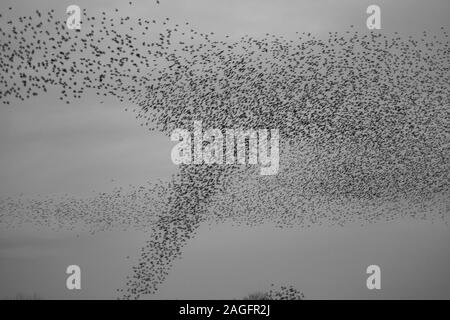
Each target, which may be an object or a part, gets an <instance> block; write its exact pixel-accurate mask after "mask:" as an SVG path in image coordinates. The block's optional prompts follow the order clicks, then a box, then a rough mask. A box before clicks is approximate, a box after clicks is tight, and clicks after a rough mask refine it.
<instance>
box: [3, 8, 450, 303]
mask: <svg viewBox="0 0 450 320" xmlns="http://www.w3.org/2000/svg"><path fill="white" fill-rule="evenodd" d="M130 5H132V3H130ZM12 16H14V15H13V10H12V9H11V8H10V9H9V10H7V11H6V12H5V11H2V12H1V14H0V34H1V39H0V71H1V72H0V101H1V102H2V103H3V104H5V105H10V104H11V103H12V102H14V101H18V100H19V101H20V100H26V99H33V98H34V97H35V96H38V95H42V94H48V95H51V94H53V95H57V96H58V97H59V99H60V100H62V101H64V102H65V103H68V104H70V103H71V101H74V100H75V99H80V98H82V97H84V96H87V95H92V94H95V95H97V96H98V97H99V100H100V101H104V100H106V99H109V98H111V97H115V98H117V99H118V100H119V101H121V102H123V103H126V105H127V106H132V107H131V108H132V110H133V112H135V114H136V118H137V120H138V121H139V123H140V124H141V125H142V126H145V127H148V129H149V130H157V131H160V132H163V133H165V134H167V135H168V136H169V135H170V133H171V131H172V130H173V129H175V128H186V129H189V130H191V127H192V125H193V121H194V120H201V121H203V127H205V128H252V129H258V128H264V129H272V128H273V129H275V128H276V129H279V130H280V172H279V174H278V175H275V176H260V175H259V173H258V171H257V169H256V168H255V167H251V166H245V165H227V166H223V165H221V166H219V165H208V166H207V165H200V166H180V168H179V171H178V172H177V173H176V174H175V175H174V176H173V177H172V180H171V181H170V182H168V183H159V184H149V185H148V186H139V187H135V188H132V189H131V190H125V189H122V188H119V189H116V190H115V191H113V192H110V193H99V194H98V195H96V196H94V197H91V198H83V199H81V198H75V197H71V196H66V197H63V198H60V199H53V198H44V199H31V200H30V199H23V198H19V199H17V198H7V199H3V200H1V201H0V223H4V224H8V225H11V226H14V225H17V224H20V223H23V222H32V223H35V224H40V225H46V226H54V227H57V228H61V227H66V228H70V227H73V226H78V225H80V223H81V224H83V225H84V226H85V227H87V228H89V230H90V231H92V232H95V231H101V230H106V229H110V228H123V227H138V228H141V227H142V228H145V229H146V230H149V237H150V239H149V240H148V241H147V243H146V244H145V246H144V247H143V248H142V249H141V251H140V252H139V255H140V256H139V259H138V262H137V263H136V265H135V266H134V267H133V270H132V272H131V275H130V276H129V277H128V278H127V281H126V285H125V286H124V288H121V289H119V290H118V291H119V295H120V297H121V298H125V299H138V298H141V297H145V296H146V295H148V294H153V293H155V292H156V291H157V290H158V287H159V286H160V284H161V283H162V282H163V281H164V280H165V278H166V276H167V274H168V272H169V271H170V268H171V266H172V265H173V263H174V262H175V260H176V259H177V258H179V257H180V256H181V253H182V248H183V246H184V245H185V244H186V243H187V241H188V240H189V239H190V238H192V237H194V236H195V234H196V232H197V229H198V227H199V226H200V224H202V223H220V222H224V221H233V222H234V223H238V224H248V225H256V224H261V223H265V222H271V223H276V225H278V226H280V227H287V226H293V225H299V224H300V225H302V226H305V227H307V226H311V225H318V224H319V225H323V224H331V225H333V224H334V225H344V224H346V223H362V224H365V223H371V222H376V221H390V220H394V219H399V218H424V219H428V218H429V217H430V215H433V216H436V217H439V218H446V215H448V213H449V211H450V210H449V208H450V206H449V205H450V204H449V201H448V199H449V198H450V197H449V191H450V188H449V186H450V184H449V182H450V180H449V178H450V177H449V173H450V167H449V164H450V152H449V151H450V150H449V148H450V130H449V128H450V94H449V92H450V91H449V89H450V72H449V71H450V46H449V42H448V32H447V30H446V29H445V28H442V29H441V30H440V32H438V34H433V35H430V34H428V33H427V32H424V33H423V34H422V35H420V36H419V37H409V38H408V37H407V38H403V37H400V36H399V35H398V34H395V33H394V34H392V35H389V34H384V33H382V32H368V33H365V32H361V31H357V30H356V29H355V28H354V27H351V28H349V30H348V31H345V32H329V34H328V35H327V36H325V37H321V38H319V37H315V36H313V35H311V34H309V33H297V34H296V37H293V38H289V37H283V36H276V35H271V34H267V35H266V36H265V37H261V38H256V37H251V36H244V37H241V38H239V39H237V40H232V39H231V38H230V37H228V36H219V35H215V34H214V33H213V32H200V31H198V30H196V29H195V27H193V26H191V25H190V24H189V23H188V22H183V23H181V22H178V23H177V22H173V21H172V20H171V19H170V18H164V19H158V20H155V19H152V18H147V19H145V18H134V17H128V16H125V17H123V16H120V15H119V13H118V9H113V10H112V11H111V12H101V13H100V14H97V13H95V14H93V15H88V12H87V10H85V9H83V15H82V27H81V30H79V31H75V30H68V28H67V27H66V24H65V20H64V19H61V17H60V16H59V15H57V14H56V13H55V11H54V10H50V11H49V12H40V11H39V10H36V12H35V14H34V15H32V16H22V17H18V16H15V17H14V18H11V17H12ZM128 108H129V107H127V109H128ZM169 156H170V155H168V161H170V158H169Z"/></svg>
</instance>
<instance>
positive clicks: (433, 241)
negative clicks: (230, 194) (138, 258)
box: [0, 0, 450, 298]
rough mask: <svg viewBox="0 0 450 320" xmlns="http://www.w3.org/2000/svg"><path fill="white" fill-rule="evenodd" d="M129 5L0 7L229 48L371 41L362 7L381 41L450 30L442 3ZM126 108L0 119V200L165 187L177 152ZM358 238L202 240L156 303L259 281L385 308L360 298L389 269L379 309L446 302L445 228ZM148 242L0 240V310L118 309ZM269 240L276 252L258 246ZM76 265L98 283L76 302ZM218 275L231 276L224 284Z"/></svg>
mask: <svg viewBox="0 0 450 320" xmlns="http://www.w3.org/2000/svg"><path fill="white" fill-rule="evenodd" d="M133 2H134V3H135V4H136V5H135V6H133V7H129V6H128V5H127V3H128V0H125V1H124V0H121V1H119V0H117V1H108V0H78V1H75V0H74V1H72V0H71V1H65V0H64V1H61V0H53V1H50V0H34V1H29V0H28V1H26V0H2V1H1V3H0V11H1V12H2V13H4V12H5V11H6V10H5V9H6V8H7V7H9V6H13V7H14V8H15V14H19V15H21V14H28V13H31V12H34V10H35V9H41V10H43V11H45V10H49V9H52V8H54V9H55V11H56V12H57V13H59V14H60V15H61V17H62V19H65V17H66V14H65V8H66V7H67V6H68V5H70V4H77V5H79V6H80V7H81V8H87V9H88V14H98V13H99V12H100V11H101V10H105V9H107V10H110V11H111V10H112V9H113V8H115V7H117V8H119V10H120V14H121V15H129V16H131V17H142V18H152V17H170V18H171V19H173V20H175V21H180V22H185V21H189V22H190V23H191V25H193V26H195V27H196V28H197V29H199V30H201V31H208V32H211V31H213V32H216V33H217V34H218V35H219V36H220V35H225V34H228V35H230V36H231V37H232V38H238V37H241V36H243V35H246V34H248V35H254V36H263V35H264V34H265V33H267V32H269V33H274V34H279V35H292V34H294V33H295V32H296V31H299V32H312V33H314V34H317V35H319V36H320V35H321V34H326V33H328V32H329V31H339V30H344V29H346V28H348V27H349V26H350V25H355V28H357V29H360V30H366V29H365V23H366V18H367V15H366V13H365V11H366V8H367V6H368V5H370V4H378V5H379V6H380V7H381V10H382V11H381V15H382V29H383V32H387V33H391V32H394V31H399V32H401V33H403V34H412V35H417V34H418V33H420V32H421V31H423V30H427V31H430V32H434V31H437V30H438V29H439V27H441V26H447V27H449V21H450V20H449V17H450V1H448V0H428V1H423V0H392V1H365V0H344V1H334V0H273V1H269V0H184V1H182V0H170V1H169V0H161V5H159V6H156V5H154V1H153V0H143V1H137V0H133ZM125 107H126V105H121V104H119V103H117V102H115V101H114V100H107V102H105V103H104V104H99V102H98V100H97V99H95V98H94V97H90V96H87V97H85V98H84V99H82V100H80V101H76V102H74V103H72V104H70V105H66V104H62V103H60V102H59V100H58V99H57V96H54V95H52V94H49V95H47V96H39V97H38V98H37V99H34V100H29V101H26V102H15V103H12V104H11V105H10V106H8V107H5V106H2V107H0V197H2V198H3V197H6V196H10V195H11V196H16V195H19V194H21V193H24V194H25V195H30V196H34V195H37V194H41V195H55V194H60V193H68V194H71V195H87V194H90V193H91V192H92V191H93V190H95V191H107V190H109V189H111V188H112V187H114V186H126V185H128V184H133V185H136V184H144V183H145V182H146V181H148V180H155V179H156V178H167V177H168V176H169V175H170V174H171V173H173V172H175V170H176V169H177V168H176V167H175V166H174V165H173V164H172V162H171V159H170V150H171V147H172V143H171V142H170V141H169V139H168V138H167V137H165V136H163V135H161V134H158V133H152V134H150V133H149V132H148V131H146V130H145V129H144V128H142V127H140V126H139V123H138V122H137V121H136V120H135V119H134V115H133V113H131V112H125V111H124V108H125ZM366 231H367V230H366V229H340V228H336V229H311V230H308V231H306V232H303V231H301V232H299V231H298V230H297V231H295V230H294V231H292V232H290V231H286V232H284V233H276V232H275V231H273V230H272V229H264V228H262V229H257V230H254V231H249V230H246V229H245V230H243V229H231V228H228V229H227V228H225V229H220V228H219V229H215V231H214V232H212V231H208V230H205V231H204V233H202V234H201V235H200V236H199V238H198V239H195V240H194V242H192V243H191V244H190V245H189V246H188V248H187V251H186V253H185V256H184V257H185V259H183V260H182V262H180V263H179V264H177V266H176V267H175V268H174V272H173V273H172V274H171V276H170V277H169V278H168V282H167V283H166V284H165V286H164V287H163V288H162V291H161V293H160V297H180V296H181V297H188V298H189V297H190V298H198V297H202V296H203V297H204V296H205V295H207V296H210V297H227V298H239V297H240V296H243V295H245V294H248V293H250V292H249V291H251V290H253V289H255V290H256V289H259V288H261V289H263V287H258V285H259V284H260V283H262V282H261V279H269V280H268V281H269V282H271V280H270V279H273V280H274V282H275V280H280V279H281V280H283V279H284V280H287V281H290V282H291V283H293V284H296V285H298V287H299V289H300V290H303V291H304V292H305V294H306V295H307V297H308V296H309V297H312V298H330V297H340V298H349V297H357V296H363V297H368V298H370V297H380V296H374V293H373V292H372V293H370V292H368V291H367V290H366V289H365V287H364V283H365V282H364V281H365V276H366V275H365V273H364V270H365V267H366V266H367V265H368V264H371V263H378V264H380V265H382V266H384V267H385V268H387V269H386V270H387V275H388V276H387V279H389V280H387V281H386V282H383V283H386V286H387V287H385V288H386V289H385V291H383V294H384V295H381V297H387V298H389V297H397V298H398V297H411V296H412V297H430V296H434V297H447V298H448V297H450V280H449V279H450V278H449V277H448V270H450V254H449V252H448V243H449V240H450V236H449V231H448V227H445V226H440V225H438V226H436V225H432V224H431V223H428V222H422V223H417V222H405V223H400V224H394V225H391V226H383V225H381V226H375V227H371V229H369V232H366ZM277 232H280V231H279V230H278V231H277ZM145 238H146V237H145V235H144V234H142V233H133V234H130V233H125V234H124V233H120V234H116V235H111V234H104V235H98V236H92V237H91V236H87V237H84V238H80V239H77V240H74V239H73V237H72V235H69V236H67V235H65V234H64V235H61V234H51V233H48V232H46V233H41V234H38V235H35V233H34V232H31V231H30V230H29V229H26V230H24V231H23V232H19V231H11V230H9V231H8V232H3V233H2V237H1V238H0V297H2V296H6V295H11V294H14V293H16V292H20V291H22V292H37V293H42V294H43V296H44V297H58V296H63V297H71V294H72V297H114V289H115V288H117V286H120V285H121V284H123V278H124V277H125V276H126V275H128V274H129V265H130V262H127V261H125V262H124V257H125V256H126V255H129V254H130V252H131V254H132V253H133V252H137V251H138V250H139V248H140V245H142V244H143V243H144V241H145ZM227 239H228V240H229V241H230V242H227ZM268 239H272V240H271V241H272V242H271V243H272V245H264V246H261V245H260V244H261V243H265V242H267V241H269V240H268ZM248 242H249V243H250V244H249V245H247V246H244V247H245V250H247V251H246V252H247V253H248V252H253V254H250V255H248V254H247V253H246V254H243V253H242V252H243V251H242V250H243V249H242V248H243V247H242V244H243V243H248ZM217 248H218V249H217ZM280 248H284V249H285V250H280ZM286 248H287V249H286ZM239 249H241V250H239ZM274 252H278V255H274V254H273V253H274ZM74 261H75V263H79V264H80V265H83V266H85V267H86V268H88V267H89V268H90V269H89V270H90V271H89V273H88V274H89V276H88V277H89V278H88V279H90V280H89V281H91V283H93V284H94V283H95V286H91V287H88V288H86V290H85V291H83V292H82V293H81V294H80V293H76V294H79V295H78V296H75V295H74V293H69V292H67V290H65V288H64V287H63V286H62V285H61V283H64V282H63V281H64V277H65V274H64V272H61V270H64V266H66V265H67V264H70V263H74ZM224 261H228V264H227V269H222V270H221V269H220V266H221V263H222V262H224ZM263 265H264V266H266V267H261V266H263ZM222 266H223V264H222ZM257 268H258V270H260V271H259V273H258V272H255V270H256V269H257ZM355 274H356V276H355ZM55 275H57V276H55ZM233 275H234V276H235V277H233ZM396 280H397V282H396ZM39 288H42V291H41V292H40V291H39V290H38V289H39ZM218 288H219V289H220V290H216V291H214V289H218ZM371 295H372V296H371Z"/></svg>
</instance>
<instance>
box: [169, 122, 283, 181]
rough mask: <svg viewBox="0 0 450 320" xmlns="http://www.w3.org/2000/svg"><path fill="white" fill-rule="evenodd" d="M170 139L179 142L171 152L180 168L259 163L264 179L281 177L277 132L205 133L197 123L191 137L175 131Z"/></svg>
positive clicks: (237, 130)
mask: <svg viewBox="0 0 450 320" xmlns="http://www.w3.org/2000/svg"><path fill="white" fill-rule="evenodd" d="M269 133H270V136H269ZM170 139H171V140H172V141H177V142H178V143H177V144H176V145H175V146H174V147H173V149H172V152H171V157H172V161H173V163H175V164H177V165H179V164H188V165H189V164H208V165H210V164H226V165H232V164H236V163H237V164H250V165H256V164H258V163H259V164H260V165H261V169H260V173H261V175H274V174H277V173H278V169H279V162H280V159H279V139H280V137H279V131H278V129H270V130H268V129H258V130H252V129H244V130H243V129H222V130H221V129H207V130H205V131H203V126H202V122H201V121H194V126H193V132H192V133H191V132H190V131H188V130H186V129H175V130H174V131H173V132H172V134H171V137H170ZM247 142H248V143H247ZM247 145H248V150H246V149H247V148H246V147H247ZM269 147H270V148H269Z"/></svg>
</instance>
